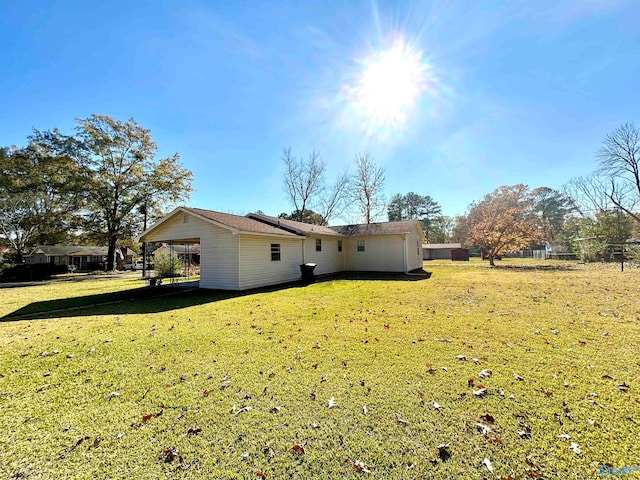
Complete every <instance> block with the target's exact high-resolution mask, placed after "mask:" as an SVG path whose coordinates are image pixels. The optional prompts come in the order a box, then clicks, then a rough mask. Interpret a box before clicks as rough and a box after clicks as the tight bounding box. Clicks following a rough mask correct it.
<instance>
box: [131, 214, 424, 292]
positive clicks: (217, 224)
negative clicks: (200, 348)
mask: <svg viewBox="0 0 640 480" xmlns="http://www.w3.org/2000/svg"><path fill="white" fill-rule="evenodd" d="M423 240H424V234H423V233H422V230H421V229H420V225H419V223H418V222H417V221H415V220H410V221H404V222H389V223H374V224H369V225H346V226H342V227H323V226H319V225H311V224H307V223H301V222H294V221H292V220H284V219H280V218H276V217H269V216H267V215H259V214H249V215H247V216H245V217H241V216H238V215H231V214H228V213H220V212H214V211H211V210H202V209H197V208H187V207H178V208H176V209H175V210H174V211H173V212H171V213H169V214H168V215H166V216H165V217H164V218H162V219H161V220H159V221H158V222H157V223H156V224H155V225H153V226H152V227H151V228H149V229H148V230H146V231H145V232H144V233H143V234H142V235H141V236H140V241H142V242H164V243H169V244H173V245H174V248H175V244H199V245H200V286H201V287H202V288H213V289H224V290H246V289H249V288H256V287H261V286H265V285H275V284H279V283H285V282H291V281H295V280H297V279H299V278H300V265H301V264H304V263H315V264H316V265H317V267H316V269H315V273H316V274H320V275H322V274H327V273H335V272H342V271H346V270H354V271H383V272H409V271H411V270H415V269H418V268H421V267H422V250H421V245H422V242H423Z"/></svg>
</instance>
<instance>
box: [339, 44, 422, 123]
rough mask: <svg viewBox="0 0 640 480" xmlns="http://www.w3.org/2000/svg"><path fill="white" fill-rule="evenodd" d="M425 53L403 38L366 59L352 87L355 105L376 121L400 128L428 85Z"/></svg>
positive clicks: (373, 121)
mask: <svg viewBox="0 0 640 480" xmlns="http://www.w3.org/2000/svg"><path fill="white" fill-rule="evenodd" d="M426 73H427V65H426V64H425V63H424V62H423V61H422V55H421V53H419V52H415V51H412V49H411V48H410V47H409V46H408V45H407V44H406V43H404V42H403V41H397V42H396V43H395V44H394V45H393V47H392V48H390V49H389V50H386V51H382V52H379V53H377V54H375V55H373V56H371V57H370V58H368V59H367V60H365V61H364V62H363V70H362V73H361V75H360V76H359V79H358V81H357V83H356V84H355V86H354V88H353V89H352V92H351V96H352V101H353V102H354V104H355V105H354V106H355V107H356V108H357V110H359V111H360V113H361V114H362V115H363V116H364V117H365V118H366V119H368V120H369V122H371V123H372V124H376V125H378V126H383V127H392V128H394V129H399V128H400V127H401V126H402V125H403V124H404V123H405V122H406V120H407V117H408V115H409V114H410V113H411V111H412V110H413V109H414V107H415V105H416V102H417V100H418V98H419V97H420V95H421V93H422V92H423V91H424V90H425V89H426V88H427V82H426V77H427V75H426Z"/></svg>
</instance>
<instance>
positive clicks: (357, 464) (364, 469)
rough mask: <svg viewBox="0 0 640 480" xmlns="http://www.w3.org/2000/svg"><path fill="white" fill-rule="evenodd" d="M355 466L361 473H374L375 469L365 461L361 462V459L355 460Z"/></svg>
mask: <svg viewBox="0 0 640 480" xmlns="http://www.w3.org/2000/svg"><path fill="white" fill-rule="evenodd" d="M353 468H355V469H356V471H357V472H359V473H373V470H371V468H370V467H368V466H367V465H365V463H364V462H361V461H360V460H354V461H353Z"/></svg>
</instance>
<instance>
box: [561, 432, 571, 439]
mask: <svg viewBox="0 0 640 480" xmlns="http://www.w3.org/2000/svg"><path fill="white" fill-rule="evenodd" d="M558 437H559V438H564V439H565V440H569V439H570V438H571V435H569V434H568V433H561V434H560V435H558Z"/></svg>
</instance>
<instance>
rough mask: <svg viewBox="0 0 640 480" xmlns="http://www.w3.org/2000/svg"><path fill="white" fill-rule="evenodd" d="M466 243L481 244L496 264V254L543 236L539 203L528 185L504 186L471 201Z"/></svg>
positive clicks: (490, 260) (537, 240) (524, 245)
mask: <svg viewBox="0 0 640 480" xmlns="http://www.w3.org/2000/svg"><path fill="white" fill-rule="evenodd" d="M467 224H468V229H469V231H468V236H467V242H468V243H470V244H473V245H477V246H479V247H480V248H481V249H482V251H483V252H484V254H485V255H486V256H487V258H488V259H489V264H490V265H491V266H495V263H494V260H495V257H496V256H497V255H502V254H505V253H507V252H509V251H513V250H520V249H523V248H527V247H529V246H530V245H531V244H532V243H534V242H539V241H541V240H543V238H544V230H543V229H542V228H540V227H541V225H540V220H539V216H538V215H537V214H536V202H535V198H534V196H533V195H532V193H531V191H530V190H529V188H528V187H527V186H526V185H523V184H518V185H513V186H502V187H499V188H497V189H496V190H494V191H493V192H492V193H490V194H488V195H486V196H485V197H484V198H483V199H482V200H481V201H479V202H477V203H475V202H474V203H472V204H471V206H470V208H469V213H468V214H467Z"/></svg>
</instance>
